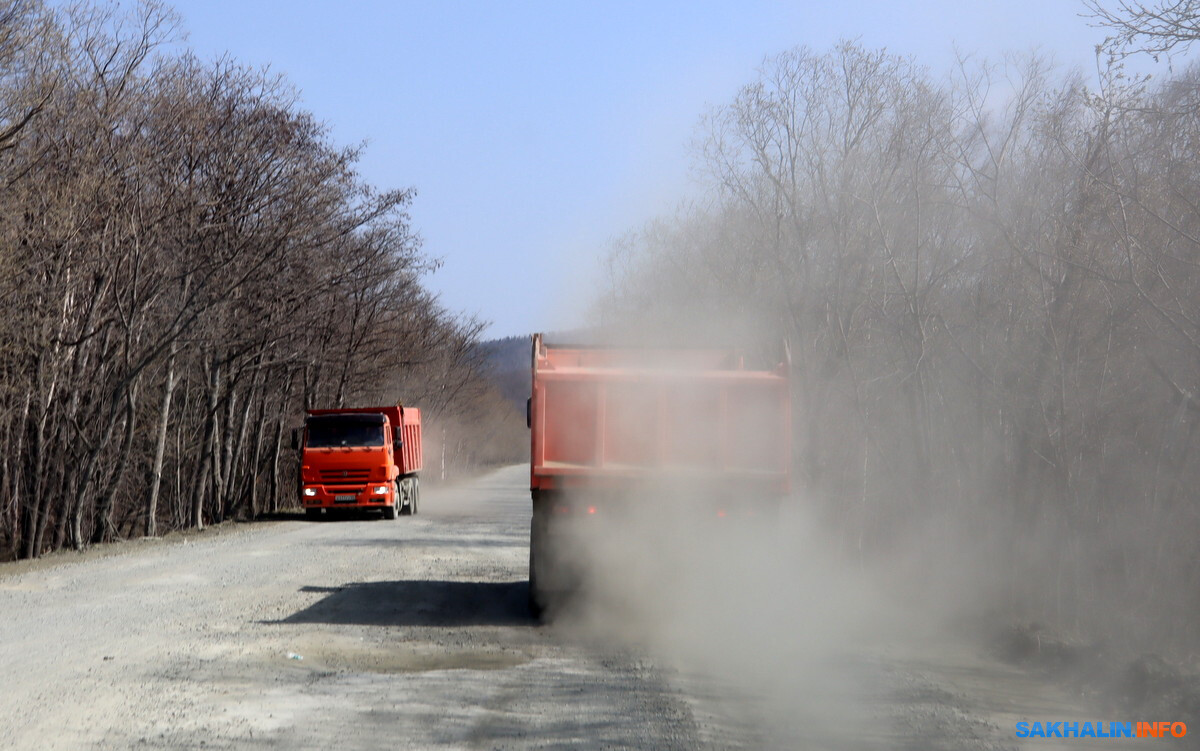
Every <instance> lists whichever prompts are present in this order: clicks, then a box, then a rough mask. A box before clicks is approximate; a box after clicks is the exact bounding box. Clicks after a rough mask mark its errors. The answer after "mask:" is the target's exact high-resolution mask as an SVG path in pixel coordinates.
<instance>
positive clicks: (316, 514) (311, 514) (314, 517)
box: [304, 508, 321, 522]
mask: <svg viewBox="0 0 1200 751" xmlns="http://www.w3.org/2000/svg"><path fill="white" fill-rule="evenodd" d="M304 518H305V519H307V520H309V521H310V522H319V521H321V509H319V508H306V509H304Z"/></svg>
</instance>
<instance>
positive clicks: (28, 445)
mask: <svg viewBox="0 0 1200 751" xmlns="http://www.w3.org/2000/svg"><path fill="white" fill-rule="evenodd" d="M176 21H177V19H176V18H175V17H174V16H173V14H172V12H171V11H170V10H169V9H168V8H166V7H165V6H162V5H158V4H156V3H142V4H140V5H139V6H137V9H136V10H135V11H133V12H128V11H122V10H121V9H120V8H119V6H112V5H100V6H94V5H91V4H88V3H78V4H76V5H72V6H69V7H67V8H65V9H64V8H62V7H48V6H46V5H45V4H43V3H41V2H39V1H38V0H5V1H4V2H0V181H2V190H0V551H2V554H3V555H4V556H9V557H26V558H28V557H36V556H38V555H41V554H42V553H44V552H46V551H50V550H55V549H58V548H61V547H64V546H74V547H81V546H83V545H86V544H88V543H95V542H101V541H105V540H109V539H114V538H118V537H124V536H129V535H142V534H147V535H154V534H160V533H162V532H163V531H166V530H172V529H181V528H197V527H202V526H204V525H206V524H209V523H212V522H219V521H221V520H223V519H226V518H231V517H234V516H251V515H255V514H259V513H262V512H264V511H274V510H276V509H278V508H279V507H280V506H281V505H291V503H292V499H293V498H294V483H295V480H294V477H295V467H294V464H295V457H294V455H292V454H290V453H289V452H288V451H287V450H286V448H285V447H284V444H285V438H284V436H285V434H286V433H287V432H288V431H289V430H290V428H291V426H293V425H295V424H297V423H298V421H299V419H300V417H301V416H302V414H303V409H304V408H305V407H306V406H333V405H344V404H351V403H354V402H359V403H361V402H363V401H386V402H389V403H394V402H396V401H398V400H403V401H405V402H406V403H409V404H419V405H420V406H421V407H423V408H424V409H425V410H426V414H427V415H428V418H427V419H432V420H433V421H434V422H436V421H437V419H439V417H449V416H452V415H453V414H454V413H455V412H456V410H458V409H459V408H460V406H461V405H463V404H471V403H472V400H475V401H478V400H479V399H481V398H484V397H488V396H489V393H488V390H487V387H486V385H483V384H481V382H480V378H479V373H478V362H477V359H478V358H477V356H476V355H475V353H474V349H473V348H474V340H475V338H476V336H477V334H478V333H479V330H480V328H481V326H480V324H478V323H477V322H475V321H474V320H472V319H467V318H462V317H459V316H456V315H454V314H452V313H450V312H448V311H446V310H445V309H443V308H442V307H441V306H439V305H438V303H437V301H436V300H435V299H434V298H433V297H432V295H431V294H430V293H429V292H428V291H426V289H424V288H423V287H422V284H421V277H422V275H423V274H425V273H426V272H428V271H431V270H432V268H433V267H434V265H435V264H434V262H432V261H431V260H430V259H428V258H426V257H425V256H423V255H422V253H421V252H420V242H419V238H418V237H417V236H416V234H415V232H414V230H413V229H412V227H411V226H410V223H409V219H408V216H407V215H406V213H405V212H406V207H407V206H408V205H409V204H410V202H411V200H412V198H413V193H412V191H411V190H399V191H388V192H379V191H376V190H374V189H373V188H371V187H370V186H368V185H366V184H365V183H364V182H363V180H362V179H361V178H360V177H359V175H358V174H357V172H356V162H357V160H358V159H359V156H360V154H359V149H357V148H344V147H340V146H337V145H335V144H333V143H332V142H331V140H330V138H329V135H328V132H327V129H326V128H325V127H324V126H323V125H322V124H321V123H320V122H318V121H317V120H316V119H315V118H314V117H313V116H312V115H311V114H309V113H307V112H305V111H304V110H303V109H302V108H300V107H299V106H298V104H297V101H296V96H295V93H294V92H293V91H292V90H291V89H290V88H289V87H288V85H287V84H286V82H284V81H282V80H280V79H278V78H275V77H272V76H269V75H266V74H264V73H262V72H259V71H255V70H251V69H248V68H246V67H243V66H241V65H239V64H237V63H236V62H233V61H231V60H227V59H226V60H219V61H215V62H202V61H200V60H198V59H196V58H195V57H193V56H191V55H190V54H189V53H187V52H179V51H177V48H176V46H173V43H174V42H175V41H176V40H175V35H176Z"/></svg>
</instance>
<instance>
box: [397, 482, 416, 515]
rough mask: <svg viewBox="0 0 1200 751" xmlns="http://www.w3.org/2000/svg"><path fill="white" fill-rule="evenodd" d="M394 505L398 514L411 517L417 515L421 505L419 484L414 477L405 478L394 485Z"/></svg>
mask: <svg viewBox="0 0 1200 751" xmlns="http://www.w3.org/2000/svg"><path fill="white" fill-rule="evenodd" d="M396 498H397V501H396V504H397V506H399V507H400V513H401V514H404V515H405V516H411V515H413V514H415V513H417V509H418V507H419V506H420V503H421V484H420V481H419V480H418V479H417V478H416V477H405V478H404V479H402V480H400V481H399V482H397V483H396Z"/></svg>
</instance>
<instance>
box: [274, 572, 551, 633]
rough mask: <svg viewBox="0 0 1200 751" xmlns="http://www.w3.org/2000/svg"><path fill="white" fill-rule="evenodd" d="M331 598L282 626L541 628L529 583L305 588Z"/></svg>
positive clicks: (417, 582)
mask: <svg viewBox="0 0 1200 751" xmlns="http://www.w3.org/2000/svg"><path fill="white" fill-rule="evenodd" d="M300 591H301V592H322V593H328V596H326V597H324V598H322V599H321V600H319V601H317V602H315V603H313V604H312V605H310V606H308V607H307V608H305V609H303V610H300V611H298V612H296V613H294V614H293V615H290V616H288V617H287V618H284V619H283V620H280V621H268V623H275V624H279V623H330V624H346V625H362V626H536V625H537V621H536V620H535V619H534V618H533V617H532V616H530V614H529V582H527V581H524V580H521V581H514V582H461V581H429V580H414V581H390V582H355V583H351V584H345V585H343V586H341V587H302V588H301V590H300Z"/></svg>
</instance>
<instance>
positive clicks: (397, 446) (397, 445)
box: [392, 438, 404, 454]
mask: <svg viewBox="0 0 1200 751" xmlns="http://www.w3.org/2000/svg"><path fill="white" fill-rule="evenodd" d="M403 448H404V441H402V440H400V439H399V438H397V439H396V440H394V441H392V451H395V452H396V453H397V454H399V453H400V451H401V449H403Z"/></svg>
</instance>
